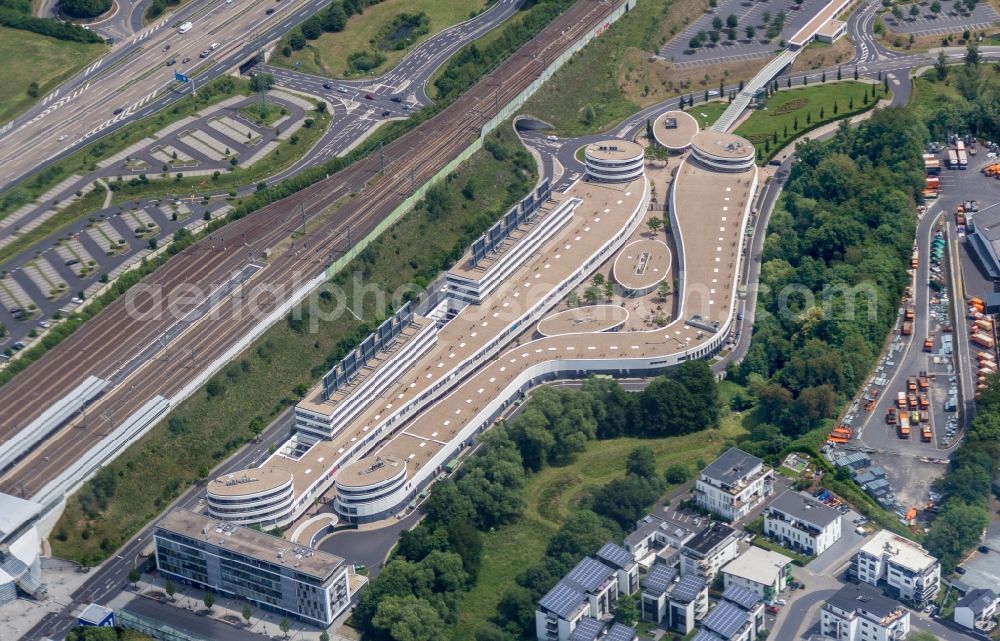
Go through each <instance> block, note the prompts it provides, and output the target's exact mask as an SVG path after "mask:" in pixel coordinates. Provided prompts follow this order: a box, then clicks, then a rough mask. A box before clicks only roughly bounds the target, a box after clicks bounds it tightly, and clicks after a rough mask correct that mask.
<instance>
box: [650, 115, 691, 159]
mask: <svg viewBox="0 0 1000 641" xmlns="http://www.w3.org/2000/svg"><path fill="white" fill-rule="evenodd" d="M697 133H698V121H697V120H695V119H694V116H692V115H691V114H689V113H687V112H686V111H679V110H676V111H667V112H664V113H662V114H660V115H659V117H657V119H656V120H654V121H653V138H655V139H656V144H658V145H660V146H661V147H665V148H666V149H668V150H669V151H670V153H672V154H679V153H681V152H683V151H687V150H688V149H689V148H690V147H691V140H692V139H693V138H694V137H695V134H697Z"/></svg>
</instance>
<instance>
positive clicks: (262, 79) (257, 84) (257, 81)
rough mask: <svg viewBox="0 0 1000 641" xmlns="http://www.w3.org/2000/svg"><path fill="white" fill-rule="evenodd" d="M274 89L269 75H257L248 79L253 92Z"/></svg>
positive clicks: (272, 80)
mask: <svg viewBox="0 0 1000 641" xmlns="http://www.w3.org/2000/svg"><path fill="white" fill-rule="evenodd" d="M272 87H274V76H272V75H271V74H269V73H258V74H257V75H255V76H254V77H253V78H251V79H250V88H251V89H252V90H253V91H268V90H270V89H271V88H272Z"/></svg>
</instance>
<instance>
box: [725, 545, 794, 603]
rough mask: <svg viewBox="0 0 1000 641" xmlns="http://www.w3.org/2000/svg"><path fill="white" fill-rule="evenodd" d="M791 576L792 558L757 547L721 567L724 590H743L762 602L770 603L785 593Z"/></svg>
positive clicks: (748, 549) (752, 547)
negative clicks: (725, 588)
mask: <svg viewBox="0 0 1000 641" xmlns="http://www.w3.org/2000/svg"><path fill="white" fill-rule="evenodd" d="M791 575H792V559H791V558H789V557H787V556H785V555H784V554H779V553H777V552H772V551H771V550H765V549H763V548H759V547H756V546H751V547H749V548H747V550H746V551H745V552H744V553H743V554H741V555H739V556H738V557H736V558H735V559H733V560H732V561H730V562H729V563H727V564H726V565H724V566H723V567H722V577H723V579H724V581H725V583H724V585H725V587H727V588H728V587H730V586H738V587H741V588H745V589H747V590H750V591H751V592H753V593H754V594H756V595H757V596H758V597H759V598H761V599H763V600H764V601H771V600H773V599H774V597H775V595H776V594H778V593H779V592H781V591H782V590H784V589H785V586H786V585H787V584H788V579H789V577H791Z"/></svg>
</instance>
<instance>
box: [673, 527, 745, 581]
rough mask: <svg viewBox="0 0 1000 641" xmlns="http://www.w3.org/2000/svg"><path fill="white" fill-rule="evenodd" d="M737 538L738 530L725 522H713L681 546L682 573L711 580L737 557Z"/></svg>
mask: <svg viewBox="0 0 1000 641" xmlns="http://www.w3.org/2000/svg"><path fill="white" fill-rule="evenodd" d="M737 540H738V536H737V533H736V530H734V529H733V528H731V527H729V526H728V525H726V524H724V523H718V522H716V523H712V525H711V526H709V527H707V528H705V529H704V530H702V531H701V532H699V533H698V534H696V535H694V536H693V537H691V538H690V539H689V540H688V542H687V543H685V544H684V546H683V547H682V548H681V563H680V565H681V575H682V576H700V577H704V578H706V579H708V580H709V581H711V580H712V579H713V578H715V575H716V574H717V573H718V571H719V569H720V568H721V567H722V566H723V565H725V564H726V563H729V562H730V561H732V560H733V559H735V558H736V549H737V548H736V542H737Z"/></svg>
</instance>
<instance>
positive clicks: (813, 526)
mask: <svg viewBox="0 0 1000 641" xmlns="http://www.w3.org/2000/svg"><path fill="white" fill-rule="evenodd" d="M842 527H843V519H842V518H841V514H840V512H838V511H837V510H835V509H833V508H832V507H829V506H827V505H824V504H823V503H821V502H820V501H817V500H816V499H814V498H812V497H809V496H805V495H803V494H800V493H798V492H795V491H794V490H787V491H785V492H783V493H782V494H780V495H779V496H778V497H777V498H775V499H774V501H772V502H771V504H770V505H768V506H767V512H766V514H765V515H764V536H766V537H768V538H769V539H771V540H773V541H777V542H778V543H780V544H781V545H783V546H785V547H786V548H788V549H790V550H793V551H795V552H801V553H803V554H809V555H816V556H818V555H820V554H822V553H823V552H825V551H826V550H827V548H829V547H830V546H831V545H833V544H834V543H836V542H837V541H838V540H840V536H841V533H842V532H841V528H842Z"/></svg>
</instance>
